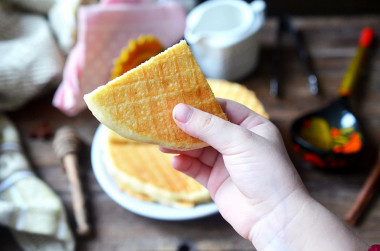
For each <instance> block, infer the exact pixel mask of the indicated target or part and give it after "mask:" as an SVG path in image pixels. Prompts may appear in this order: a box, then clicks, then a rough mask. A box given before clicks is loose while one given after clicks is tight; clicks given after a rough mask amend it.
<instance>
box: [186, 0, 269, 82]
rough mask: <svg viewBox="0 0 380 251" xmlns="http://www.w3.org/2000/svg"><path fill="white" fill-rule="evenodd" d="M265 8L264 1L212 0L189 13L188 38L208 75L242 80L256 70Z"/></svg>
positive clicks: (187, 21)
mask: <svg viewBox="0 0 380 251" xmlns="http://www.w3.org/2000/svg"><path fill="white" fill-rule="evenodd" d="M265 8H266V4H265V2H264V1H262V0H255V1H253V2H252V3H250V4H249V3H246V2H245V1H242V0H209V1H206V2H203V3H202V4H200V5H198V6H197V7H195V8H194V9H193V10H192V11H191V12H190V13H189V15H188V16H187V20H186V30H185V39H186V41H187V42H188V44H189V45H190V47H191V49H192V51H193V54H194V57H195V59H196V60H197V62H198V63H199V65H200V67H201V69H202V71H203V73H204V74H205V75H206V77H209V78H218V79H226V80H239V79H241V78H243V77H245V76H247V75H248V74H249V73H251V72H252V71H253V70H254V69H255V67H256V65H257V62H258V57H259V46H260V37H259V30H260V29H261V27H262V26H263V24H264V21H265Z"/></svg>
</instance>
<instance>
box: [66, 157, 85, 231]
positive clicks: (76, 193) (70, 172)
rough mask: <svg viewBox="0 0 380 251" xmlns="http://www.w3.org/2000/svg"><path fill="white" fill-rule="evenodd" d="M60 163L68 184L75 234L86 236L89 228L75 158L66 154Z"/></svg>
mask: <svg viewBox="0 0 380 251" xmlns="http://www.w3.org/2000/svg"><path fill="white" fill-rule="evenodd" d="M62 161H63V165H64V166H65V170H66V173H67V178H68V180H69V183H70V189H71V194H72V200H73V202H72V203H73V209H74V216H75V220H76V223H77V234H78V235H79V236H87V235H89V233H90V227H89V225H88V224H87V214H86V210H85V200H84V194H83V190H82V186H81V183H80V180H79V173H78V160H77V156H76V155H75V154H67V155H66V156H65V157H63V159H62Z"/></svg>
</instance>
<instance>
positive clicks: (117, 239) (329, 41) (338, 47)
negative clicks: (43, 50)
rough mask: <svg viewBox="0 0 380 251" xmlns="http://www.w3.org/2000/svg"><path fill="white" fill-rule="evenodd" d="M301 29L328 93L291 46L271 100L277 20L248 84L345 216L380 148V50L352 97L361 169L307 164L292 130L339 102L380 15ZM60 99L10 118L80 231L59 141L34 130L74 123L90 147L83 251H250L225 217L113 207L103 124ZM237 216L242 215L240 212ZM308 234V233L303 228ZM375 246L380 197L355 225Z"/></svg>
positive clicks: (302, 168) (9, 244)
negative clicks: (94, 148) (360, 132)
mask: <svg viewBox="0 0 380 251" xmlns="http://www.w3.org/2000/svg"><path fill="white" fill-rule="evenodd" d="M293 21H294V25H295V26H296V27H297V28H298V29H299V30H301V31H302V32H304V36H305V41H306V43H307V47H308V48H309V51H310V53H311V56H312V60H313V64H314V66H315V69H316V72H317V75H318V77H319V80H320V85H321V86H320V87H321V94H320V95H319V96H312V95H311V94H310V93H309V92H308V89H307V84H306V77H305V76H306V75H305V73H304V70H303V68H302V65H301V63H300V62H299V61H298V59H297V57H296V56H295V52H294V48H293V44H292V43H291V41H290V40H285V41H284V50H283V53H284V55H285V62H283V64H282V65H281V68H282V70H283V72H284V74H285V76H284V79H283V82H282V83H281V94H282V95H281V98H273V97H270V95H269V80H270V76H271V72H272V68H273V67H272V64H271V53H272V50H273V46H274V41H275V28H276V22H275V20H274V19H269V20H268V21H267V23H266V25H265V27H264V29H263V32H262V50H261V52H262V53H261V61H260V65H259V67H258V68H257V69H256V71H255V72H254V73H253V74H252V75H251V76H250V77H248V78H246V79H244V80H241V81H240V82H241V83H243V84H245V85H246V86H248V87H249V88H250V89H252V90H254V91H255V92H256V94H257V96H258V97H259V98H260V100H261V101H262V102H263V103H264V106H265V108H266V110H267V111H268V113H269V115H270V117H271V120H272V121H273V122H274V123H275V124H276V125H277V126H278V127H279V128H280V130H281V132H282V134H283V137H284V140H285V143H286V146H287V148H288V152H289V154H290V156H291V158H292V160H293V161H294V164H295V166H296V168H297V169H298V171H299V173H300V175H301V177H302V179H303V181H304V183H305V184H306V186H307V188H308V189H309V191H310V193H311V195H312V196H313V197H314V198H315V199H317V200H318V201H320V202H321V203H322V204H323V205H325V206H326V207H327V208H328V209H330V210H331V211H332V212H333V213H335V214H336V215H337V216H338V217H339V218H343V216H344V214H345V213H346V212H347V210H348V209H349V208H350V206H351V205H352V203H353V202H354V200H355V198H356V196H357V194H358V192H359V190H360V188H361V186H362V184H363V182H364V181H365V179H366V177H367V175H368V173H369V171H370V169H371V166H372V165H373V164H374V161H375V157H376V156H375V154H374V153H375V152H376V147H377V144H379V143H380V51H379V49H378V48H374V49H373V50H372V54H371V57H370V58H369V65H368V67H367V68H366V70H365V74H364V76H363V77H362V78H361V80H360V81H359V83H358V88H357V89H356V90H357V91H356V92H355V95H354V97H352V100H351V101H352V103H353V107H354V111H355V113H356V115H357V116H358V117H359V118H360V121H361V123H362V124H363V125H364V128H365V133H366V135H367V138H368V142H369V147H368V150H367V151H366V153H365V154H364V156H363V160H362V162H361V163H360V164H358V165H357V166H356V168H355V169H354V170H352V171H350V172H346V173H331V172H322V171H320V170H316V169H315V168H313V167H311V166H309V165H307V164H304V163H303V162H302V161H301V160H300V158H299V156H297V155H296V154H295V153H294V152H293V150H292V147H291V145H292V144H291V139H290V133H289V128H290V125H291V123H292V121H293V120H294V119H296V118H297V117H299V116H300V115H302V114H304V113H306V112H308V111H311V110H314V109H317V108H320V107H323V106H324V105H326V104H327V103H329V102H330V101H331V100H333V99H335V98H336V97H337V91H338V88H339V85H340V82H341V80H342V77H343V75H344V74H345V71H346V69H347V67H348V65H349V63H350V61H351V59H352V57H353V56H354V54H355V50H356V46H357V40H358V37H359V34H360V31H361V29H362V28H363V27H365V26H371V27H373V28H374V30H375V31H376V32H377V34H378V35H380V17H376V16H363V17H361V16H356V17H328V18H326V17H309V18H300V17H299V18H294V19H293ZM51 98H52V94H49V95H46V96H44V97H41V98H39V99H36V100H34V101H32V102H30V103H28V104H27V105H26V106H24V107H23V108H22V109H20V110H18V111H15V112H10V113H8V115H9V116H10V118H12V119H13V121H14V122H15V123H16V124H17V126H18V128H19V131H20V134H21V137H22V139H23V141H24V144H25V145H24V148H25V151H26V152H27V154H28V157H29V159H30V161H31V163H32V164H33V167H34V170H35V172H36V173H37V175H38V176H40V177H41V178H42V179H43V180H44V181H46V182H47V183H48V184H49V185H50V186H51V187H52V188H53V190H54V191H55V192H56V193H57V194H58V195H59V196H60V198H62V200H63V201H64V204H65V206H66V208H67V211H68V213H69V216H70V223H71V225H72V226H73V227H74V220H73V212H72V209H71V196H70V192H69V187H68V183H67V180H66V176H65V174H64V173H63V172H62V170H61V168H60V164H59V160H58V159H57V157H56V156H55V154H54V152H53V149H52V146H51V140H52V139H47V140H43V139H36V138H31V137H30V136H29V135H28V133H29V132H30V131H31V130H32V129H33V128H35V127H38V126H40V125H41V124H42V123H45V122H48V123H50V125H51V126H52V128H53V130H55V129H57V128H58V127H60V126H62V125H71V126H73V127H74V128H75V129H76V130H77V132H78V134H79V137H80V138H81V139H82V140H83V142H84V147H83V151H82V153H81V157H80V163H81V166H82V167H81V174H82V178H83V182H84V189H85V192H86V198H87V206H88V210H89V217H90V224H91V225H92V227H93V229H94V233H93V235H92V236H91V237H89V238H85V239H78V240H77V247H78V250H177V249H179V248H181V247H182V249H181V250H186V249H183V248H185V247H188V248H190V249H191V250H250V249H253V247H252V245H251V243H250V242H249V241H247V240H244V239H242V238H241V237H240V236H238V235H237V234H236V233H235V232H234V230H233V229H232V228H231V227H230V226H229V225H228V224H227V223H226V222H225V221H224V220H223V218H222V217H221V216H220V215H214V216H211V217H207V218H203V219H198V220H191V221H179V222H167V221H159V220H152V219H148V218H144V217H141V216H137V215H135V214H133V213H131V212H129V211H126V210H125V209H123V208H122V207H120V206H118V205H117V204H116V203H115V202H113V201H112V200H111V199H110V198H109V197H108V196H107V195H106V194H105V193H104V192H103V190H102V189H101V188H100V186H99V185H98V183H97V181H96V179H95V177H94V174H93V172H92V169H91V162H90V148H91V141H92V138H93V135H94V132H95V130H96V128H97V126H98V122H97V121H96V120H95V119H94V118H93V117H92V115H91V114H90V112H88V111H83V112H82V113H80V114H79V115H77V116H75V117H73V118H69V117H66V116H65V115H63V114H62V113H61V112H60V111H58V110H56V109H55V108H53V107H52V106H51V105H50V104H51ZM236 217H239V216H238V215H237V216H236ZM303 231H305V230H303ZM353 231H355V232H356V233H357V234H358V235H359V236H360V237H361V238H363V239H364V240H365V241H367V242H368V243H369V244H373V243H380V192H378V193H377V194H376V195H375V198H374V200H373V202H372V203H371V204H370V206H369V208H368V210H366V212H365V214H364V215H363V217H362V218H361V219H360V221H359V224H358V225H357V226H356V227H355V228H353ZM0 249H2V250H3V249H5V250H17V249H18V247H17V245H16V243H15V242H14V240H13V239H12V237H11V235H10V234H9V232H8V231H7V229H5V228H3V227H0Z"/></svg>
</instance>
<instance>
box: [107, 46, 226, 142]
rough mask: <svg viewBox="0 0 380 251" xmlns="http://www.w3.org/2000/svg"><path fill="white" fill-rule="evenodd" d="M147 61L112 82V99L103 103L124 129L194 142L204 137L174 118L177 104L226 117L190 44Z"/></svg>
mask: <svg viewBox="0 0 380 251" xmlns="http://www.w3.org/2000/svg"><path fill="white" fill-rule="evenodd" d="M165 54H166V55H165ZM147 63H148V65H147ZM147 63H145V64H143V65H144V67H138V68H135V69H134V70H132V71H131V72H129V73H127V75H128V77H127V78H126V77H120V78H118V79H116V81H112V82H111V83H110V84H109V85H110V87H111V86H112V88H110V92H111V93H110V94H112V97H113V98H112V102H109V103H108V104H102V105H104V106H105V110H107V111H110V112H113V113H114V114H115V118H114V119H115V120H116V121H119V126H121V127H123V130H125V131H129V132H135V133H137V134H138V135H140V136H141V137H144V138H146V137H148V138H157V139H158V140H159V141H164V142H185V144H189V145H191V144H194V143H197V142H200V141H199V140H198V139H195V138H192V137H190V136H188V135H187V134H185V133H184V132H182V130H181V129H180V128H178V126H177V125H176V124H175V122H174V121H173V119H172V115H171V113H172V110H173V108H174V106H175V105H176V104H178V103H186V104H189V105H192V106H194V107H197V108H199V109H201V110H204V111H207V112H210V113H213V114H216V115H217V116H220V117H223V118H225V117H224V114H223V111H222V110H221V108H220V106H219V105H218V104H217V102H216V100H215V98H214V96H213V94H212V91H211V89H210V87H209V86H208V83H207V81H206V79H205V77H204V76H203V73H202V72H201V70H200V68H199V66H198V64H197V63H196V61H195V59H194V57H193V56H192V54H191V51H190V49H189V47H188V46H187V45H186V46H175V47H172V48H171V49H169V50H167V51H165V52H164V53H162V54H159V55H158V56H156V57H155V58H154V59H153V60H149V61H148V62H147ZM123 136H128V135H123Z"/></svg>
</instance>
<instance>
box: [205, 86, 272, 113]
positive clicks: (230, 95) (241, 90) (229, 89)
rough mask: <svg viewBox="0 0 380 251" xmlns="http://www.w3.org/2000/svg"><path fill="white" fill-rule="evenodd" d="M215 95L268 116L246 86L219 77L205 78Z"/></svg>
mask: <svg viewBox="0 0 380 251" xmlns="http://www.w3.org/2000/svg"><path fill="white" fill-rule="evenodd" d="M207 81H208V83H209V85H210V87H211V89H212V91H213V93H214V95H215V97H218V98H224V99H231V100H234V101H236V102H239V103H240V104H243V105H245V106H246V107H248V108H249V109H251V110H252V111H255V112H256V113H258V114H260V115H261V116H263V117H265V118H269V115H268V113H267V112H266V111H265V108H264V106H263V104H262V103H261V102H260V100H259V99H258V98H257V96H256V94H255V93H254V92H253V91H251V90H249V89H248V88H247V87H245V86H243V85H241V84H238V83H233V82H229V81H226V80H220V79H207Z"/></svg>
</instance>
